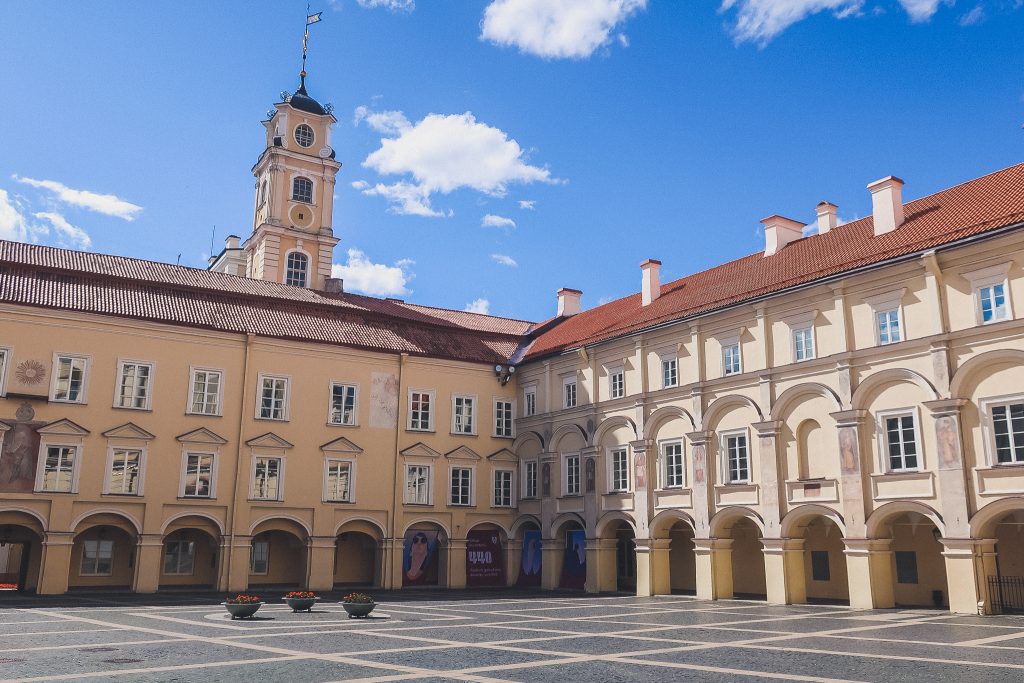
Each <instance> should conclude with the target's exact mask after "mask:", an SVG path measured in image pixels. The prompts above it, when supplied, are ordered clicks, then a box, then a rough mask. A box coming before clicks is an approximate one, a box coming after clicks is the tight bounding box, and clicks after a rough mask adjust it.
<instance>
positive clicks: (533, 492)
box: [523, 460, 540, 500]
mask: <svg viewBox="0 0 1024 683" xmlns="http://www.w3.org/2000/svg"><path fill="white" fill-rule="evenodd" d="M531 465H532V466H533V477H532V478H531V477H530V466H531ZM523 498H524V499H527V500H535V499H537V498H540V462H539V461H537V460H524V461H523Z"/></svg>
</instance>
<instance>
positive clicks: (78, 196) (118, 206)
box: [11, 175, 142, 221]
mask: <svg viewBox="0 0 1024 683" xmlns="http://www.w3.org/2000/svg"><path fill="white" fill-rule="evenodd" d="M11 177H12V178H14V179H15V180H17V181H18V182H19V183H24V184H25V185H31V186H32V187H38V188H41V189H44V190H49V191H50V192H53V193H54V194H55V195H57V199H59V200H60V201H62V202H64V203H65V204H71V205H73V206H80V207H82V208H84V209H89V210H90V211H96V212H97V213H102V214H106V215H107V216H116V217H117V218H123V219H124V220H126V221H131V220H135V217H136V215H138V213H139V212H140V211H142V207H141V206H138V205H137V204H132V203H131V202H128V201H125V200H124V199H121V198H120V197H117V196H114V195H112V194H99V193H97V192H90V191H89V190H75V189H73V188H70V187H68V186H67V185H64V184H62V183H58V182H57V181H56V180H36V179H35V178H22V177H20V176H17V175H14V176H11Z"/></svg>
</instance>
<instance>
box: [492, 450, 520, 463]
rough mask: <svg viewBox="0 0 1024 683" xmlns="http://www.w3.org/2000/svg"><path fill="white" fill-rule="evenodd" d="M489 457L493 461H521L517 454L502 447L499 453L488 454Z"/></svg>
mask: <svg viewBox="0 0 1024 683" xmlns="http://www.w3.org/2000/svg"><path fill="white" fill-rule="evenodd" d="M487 459H488V460H490V461H491V462H519V458H517V457H516V454H515V453H513V452H512V451H510V450H509V449H507V448H502V449H501V450H500V451H498V452H497V453H491V454H490V455H488V456H487Z"/></svg>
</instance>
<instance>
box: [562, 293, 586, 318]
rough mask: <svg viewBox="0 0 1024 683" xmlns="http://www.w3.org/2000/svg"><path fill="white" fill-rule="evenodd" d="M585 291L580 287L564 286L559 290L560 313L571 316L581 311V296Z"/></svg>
mask: <svg viewBox="0 0 1024 683" xmlns="http://www.w3.org/2000/svg"><path fill="white" fill-rule="evenodd" d="M581 296H583V292H581V291H580V290H578V289H568V288H566V287H562V288H561V289H560V290H558V315H559V316H560V317H562V316H564V317H569V316H570V315H576V314H577V313H579V312H580V297H581Z"/></svg>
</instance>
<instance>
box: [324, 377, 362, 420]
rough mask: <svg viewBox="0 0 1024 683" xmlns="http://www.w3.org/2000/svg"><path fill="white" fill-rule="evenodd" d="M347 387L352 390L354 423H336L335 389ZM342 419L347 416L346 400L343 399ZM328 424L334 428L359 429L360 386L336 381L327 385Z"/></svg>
mask: <svg viewBox="0 0 1024 683" xmlns="http://www.w3.org/2000/svg"><path fill="white" fill-rule="evenodd" d="M335 387H347V388H349V389H352V421H351V422H335V420H334V388H335ZM341 414H342V419H344V415H345V400H344V397H343V398H342V407H341ZM327 424H329V425H331V426H332V427H358V426H359V385H358V384H356V383H355V382H344V381H341V380H335V381H332V382H330V384H328V385H327Z"/></svg>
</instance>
